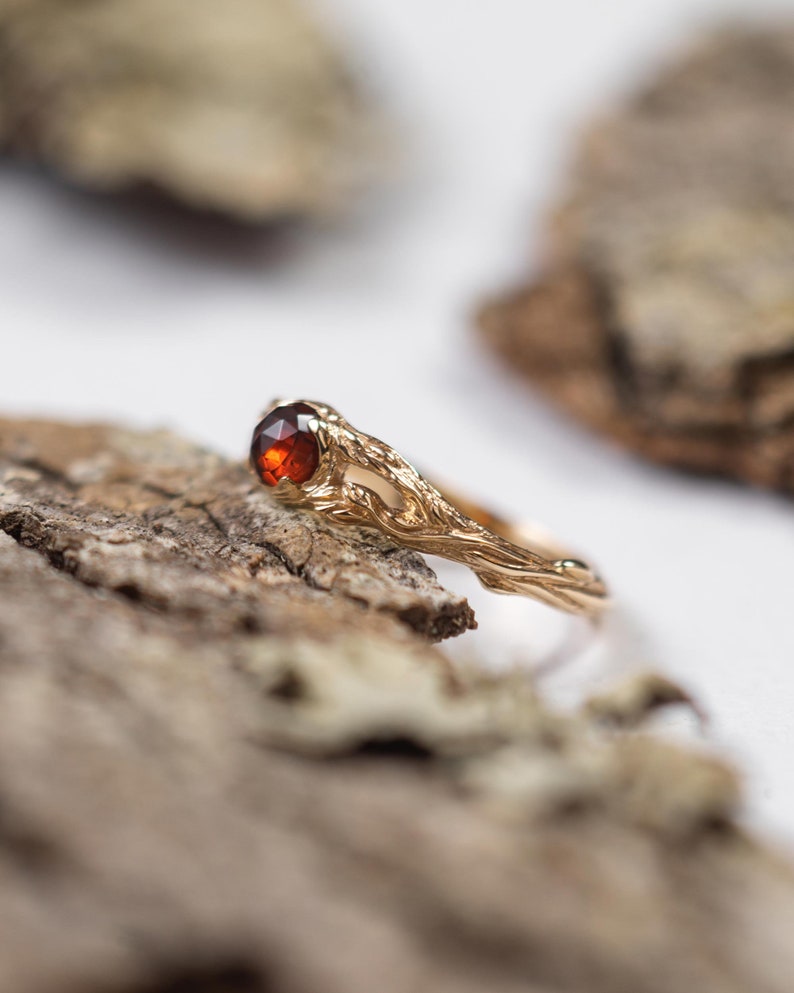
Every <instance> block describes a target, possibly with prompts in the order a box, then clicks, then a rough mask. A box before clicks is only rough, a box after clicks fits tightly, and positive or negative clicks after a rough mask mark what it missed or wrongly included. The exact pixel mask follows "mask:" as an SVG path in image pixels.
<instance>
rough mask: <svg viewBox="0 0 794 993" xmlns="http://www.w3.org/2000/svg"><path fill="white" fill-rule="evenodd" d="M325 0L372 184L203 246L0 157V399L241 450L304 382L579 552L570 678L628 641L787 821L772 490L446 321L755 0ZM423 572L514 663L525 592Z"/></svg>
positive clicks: (502, 277)
mask: <svg viewBox="0 0 794 993" xmlns="http://www.w3.org/2000/svg"><path fill="white" fill-rule="evenodd" d="M323 6H324V7H325V8H326V9H327V15H328V16H329V17H332V18H335V19H336V21H337V22H338V24H339V25H340V30H342V32H343V33H344V32H345V31H347V32H349V33H350V34H351V35H352V36H353V39H354V42H355V46H356V47H357V48H358V51H359V54H360V55H361V56H363V62H364V64H365V65H366V67H367V69H368V71H370V72H372V74H373V76H374V77H375V80H376V83H377V85H378V86H379V87H380V88H381V89H382V91H383V94H384V96H385V97H386V98H387V99H388V100H390V101H391V103H392V104H393V106H394V108H395V111H396V112H397V113H398V115H399V116H400V118H401V120H402V127H403V129H404V132H405V135H406V156H405V163H404V165H403V171H402V173H401V175H400V178H399V180H398V181H397V182H396V183H395V185H394V187H393V188H392V189H391V190H390V192H389V193H388V195H386V196H383V195H381V197H380V198H379V199H377V200H373V201H372V202H371V203H369V204H367V205H365V206H364V207H363V208H360V209H359V210H358V211H357V212H356V215H355V216H354V217H353V218H348V219H347V220H346V221H345V222H343V223H340V224H339V225H338V226H335V227H331V226H329V227H327V228H326V229H324V230H322V231H321V232H319V234H318V233H317V232H314V233H312V234H311V235H302V236H300V237H297V238H293V239H292V240H291V241H290V242H289V243H288V244H287V245H286V246H282V247H281V248H280V249H278V250H274V248H273V247H272V245H271V244H270V243H269V242H268V240H267V239H265V238H262V239H257V238H253V239H252V238H245V239H241V240H238V239H235V238H232V237H226V238H225V239H224V241H223V243H222V244H220V245H217V244H216V245H212V244H209V245H208V244H206V243H204V242H203V241H202V240H201V238H200V237H199V234H200V232H192V231H191V230H190V229H188V230H187V231H185V230H184V229H183V228H176V229H172V228H170V227H169V224H170V223H172V222H165V223H159V224H157V223H153V222H152V219H151V218H142V219H141V218H137V217H135V216H134V215H133V214H131V213H130V212H129V211H125V210H122V209H120V208H119V207H118V206H108V205H106V204H104V203H103V202H102V201H101V200H93V199H91V198H87V197H84V196H82V195H80V194H78V193H74V192H70V191H67V190H64V189H63V188H60V187H58V186H57V185H56V184H54V183H51V182H48V181H47V180H45V179H42V178H41V177H39V176H36V175H32V174H30V173H28V172H26V171H25V170H22V169H19V168H16V167H10V166H7V165H5V166H3V167H2V168H0V217H2V224H0V273H1V274H2V276H1V277H0V291H1V292H2V312H1V313H2V316H1V319H2V325H1V326H0V333H1V334H2V337H3V342H2V343H3V355H4V358H5V362H4V365H3V368H2V370H0V375H1V376H2V379H1V380H0V402H1V403H2V407H3V408H4V409H5V410H6V411H8V410H10V411H14V412H19V413H30V414H39V415H43V414H54V415H68V416H69V417H71V418H84V417H91V418H96V417H110V418H113V419H117V420H124V421H132V422H134V423H138V424H141V425H160V424H166V425H170V426H173V427H176V428H178V429H181V430H183V431H185V432H187V433H189V434H190V435H192V436H193V437H195V438H197V439H199V440H201V441H204V442H206V443H208V444H211V445H214V446H216V447H218V448H220V449H222V450H223V451H225V452H227V453H230V454H233V455H243V454H244V453H245V449H246V446H247V443H248V439H249V432H250V429H251V427H252V425H253V422H254V418H255V416H256V414H257V412H258V411H259V410H260V409H261V408H262V407H263V406H264V405H265V404H266V403H267V402H268V401H269V400H270V399H271V398H272V396H274V395H276V394H281V395H300V396H306V397H309V398H315V399H324V400H328V401H329V402H330V403H332V404H334V405H335V406H337V407H338V408H339V409H340V410H341V411H342V412H343V413H344V414H345V415H346V416H348V417H349V419H350V420H351V421H352V422H353V423H354V424H356V425H357V426H359V427H361V428H363V429H364V430H367V431H369V432H371V433H373V434H376V435H380V436H381V437H383V438H384V439H386V440H387V441H389V442H391V443H392V444H393V445H395V447H397V448H398V449H399V450H400V451H402V452H403V453H404V454H406V455H408V456H409V457H412V458H413V459H414V460H415V461H417V462H418V463H420V464H421V465H423V466H428V467H431V468H432V469H433V470H434V471H435V472H436V473H437V474H438V475H440V476H441V477H442V478H446V479H448V480H450V481H455V482H457V483H459V484H463V483H465V484H468V486H469V487H470V488H471V489H473V490H474V491H475V492H476V493H477V494H479V495H480V496H481V497H482V498H483V499H485V500H487V499H488V498H489V497H490V498H492V497H493V495H494V494H496V493H498V494H499V501H500V506H501V508H502V509H503V510H505V511H507V512H511V513H515V514H520V515H523V516H530V517H532V518H535V519H537V520H539V521H542V522H544V523H545V524H546V525H548V526H549V527H551V528H553V529H554V530H555V531H556V532H558V533H559V534H560V535H561V536H563V537H565V538H566V539H567V540H569V541H570V542H571V543H572V544H573V546H574V547H575V548H577V549H581V550H582V551H583V552H585V551H586V552H588V553H591V554H592V555H593V556H595V558H596V560H597V561H598V563H599V564H600V566H601V568H602V570H603V572H604V573H605V575H606V576H607V577H608V578H609V579H610V581H611V583H612V585H613V586H614V588H615V590H616V593H617V596H618V597H619V600H620V602H621V604H622V609H621V611H620V613H619V615H618V616H617V617H616V618H615V619H614V620H613V622H612V624H611V625H610V627H609V628H608V630H607V631H606V632H605V634H604V635H602V636H601V644H600V647H598V648H597V650H596V653H595V658H594V656H593V652H592V651H591V652H590V656H589V662H587V656H586V657H585V659H584V661H582V659H580V660H579V662H578V663H572V664H571V665H570V666H569V667H568V672H569V674H570V676H569V679H570V681H572V682H576V681H577V680H578V679H579V678H580V677H581V679H584V678H585V670H587V674H588V675H589V677H591V678H592V677H593V676H594V675H597V674H598V673H599V672H601V673H602V674H603V672H606V671H607V670H609V671H612V670H614V669H615V668H617V667H620V666H627V665H650V666H657V667H660V668H662V669H663V670H665V671H667V672H668V673H670V674H672V675H674V676H675V677H678V678H680V679H681V680H682V681H683V682H684V683H685V684H686V685H687V686H688V687H690V688H691V689H692V690H693V691H694V692H695V693H696V694H697V696H698V697H699V698H700V700H701V702H702V703H703V705H704V706H705V707H706V709H707V710H708V711H709V712H710V714H711V717H712V723H711V727H710V729H709V731H708V738H709V739H710V740H711V741H712V742H713V743H714V744H715V745H716V746H717V747H719V748H720V749H722V750H723V751H724V752H726V753H727V754H730V755H732V756H733V757H734V758H735V759H736V760H737V761H738V762H739V763H740V765H741V767H743V768H744V769H745V770H746V771H747V772H748V774H749V788H748V817H749V818H750V820H751V821H753V822H754V823H756V824H759V825H761V826H762V827H764V828H765V829H768V830H771V831H773V832H774V833H776V834H778V835H779V836H781V837H782V838H784V839H786V841H787V842H789V843H794V788H793V787H794V771H793V769H794V759H793V758H792V756H793V755H794V731H792V724H793V723H794V717H793V716H792V711H793V709H794V708H792V701H794V617H793V616H792V614H793V607H794V597H793V596H792V593H794V567H793V566H792V563H794V506H792V505H791V504H790V503H786V502H784V501H782V500H779V499H777V498H775V497H772V496H769V495H765V494H761V493H754V492H749V491H745V490H742V489H740V488H738V487H732V486H729V485H721V484H718V483H714V482H703V481H698V480H692V479H686V478H681V477H677V476H675V475H674V474H669V473H667V472H663V471H661V470H658V469H655V468H653V467H648V466H646V465H643V464H640V463H638V462H637V461H634V460H633V459H632V458H630V457H628V456H627V455H624V454H623V453H621V452H619V451H616V450H614V449H612V448H611V447H609V446H608V445H606V444H605V443H602V442H600V441H597V440H594V439H593V438H591V437H588V436H586V435H585V433H584V432H582V431H581V430H580V429H579V428H577V427H575V426H573V425H571V424H569V423H568V422H566V421H564V420H563V419H562V418H560V417H558V416H557V415H555V414H554V413H552V412H551V411H549V410H548V409H547V408H546V407H544V406H543V405H542V404H540V403H539V402H537V401H535V400H533V399H532V398H531V397H530V396H529V395H528V394H527V393H526V392H525V390H524V389H523V388H522V387H520V386H519V385H518V384H516V383H515V382H510V381H509V380H508V379H507V378H506V377H505V376H504V375H503V374H502V372H501V370H499V369H497V368H496V367H495V366H494V365H493V364H492V363H491V361H490V360H489V359H488V357H487V356H485V355H483V354H482V353H481V352H480V351H479V350H478V348H477V346H476V343H475V342H474V341H473V339H472V336H471V332H470V326H471V320H470V313H471V310H472V308H473V305H474V304H475V302H476V301H477V300H478V299H481V298H482V296H483V294H485V293H487V292H489V291H491V290H493V289H495V288H497V287H501V286H504V285H506V284H507V283H509V282H510V281H511V280H513V279H515V278H516V277H517V276H518V274H520V273H521V272H524V271H526V269H527V268H528V267H529V265H530V264H531V261H532V259H533V256H535V255H536V253H537V252H538V250H539V241H538V236H539V232H540V230H541V221H542V216H543V211H544V209H545V208H546V206H547V205H548V204H549V202H550V198H551V196H552V194H553V191H555V189H556V188H557V183H558V181H557V173H558V171H560V170H562V169H563V167H564V163H565V160H566V156H567V153H568V149H569V148H570V145H571V143H572V141H573V138H574V135H575V132H576V128H577V125H578V124H579V123H580V122H581V121H583V120H585V119H586V118H587V116H588V115H589V114H591V113H592V112H593V111H595V110H598V109H599V108H601V107H603V106H606V105H608V103H609V101H610V100H611V99H612V98H613V97H614V95H615V94H616V93H619V92H620V90H621V89H622V88H625V87H627V86H629V85H630V83H631V81H632V80H633V79H634V77H635V76H636V75H637V74H638V73H643V72H644V73H647V72H649V71H650V68H651V67H652V65H653V64H654V63H655V62H656V61H658V60H659V59H660V58H661V57H662V56H663V55H664V53H665V52H667V51H668V50H670V49H671V48H672V47H673V46H674V44H675V42H676V40H677V39H679V38H681V37H683V36H685V35H686V34H687V32H688V31H690V30H692V29H693V27H694V26H695V25H697V24H699V23H701V22H706V23H708V22H709V21H710V20H712V19H713V18H715V17H716V16H718V15H723V16H724V15H725V14H726V13H727V12H729V11H730V10H738V11H748V12H749V11H750V10H755V11H758V10H759V8H760V7H761V6H762V5H760V4H759V3H757V2H755V3H754V2H753V0H747V2H746V3H744V4H740V5H734V6H732V7H731V6H728V5H726V4H725V3H714V2H712V3H706V2H688V3H687V2H684V0H645V2H639V0H623V2H612V3H607V2H594V0H565V2H559V0H557V2H554V3H545V4H539V3H538V4H536V3H532V2H529V0H488V2H487V3H486V2H480V3H465V2H463V0H377V2H376V3H373V2H372V0H338V2H335V3H334V2H332V0H324V2H323ZM763 6H764V8H769V9H771V8H772V7H773V6H776V7H777V9H779V10H786V11H790V12H791V13H793V14H794V5H792V3H779V4H777V5H770V4H765V5H763ZM77 352H79V353H80V360H79V363H78V362H76V361H75V358H74V356H75V354H76V353H77ZM443 578H444V581H445V582H448V583H449V584H451V585H453V586H455V587H457V588H458V589H463V590H465V591H466V592H467V593H469V595H470V597H471V599H472V602H473V604H474V606H475V608H476V610H477V613H478V617H479V620H480V625H481V627H480V630H479V631H478V632H477V633H476V634H473V635H467V636H466V639H461V640H460V642H459V645H458V651H460V650H461V649H463V650H464V651H471V652H473V653H475V654H477V655H478V656H479V657H480V658H483V659H486V658H487V659H489V660H501V661H503V662H504V661H505V660H507V661H516V660H519V661H521V660H523V661H529V662H533V661H534V662H537V661H538V659H540V658H542V657H543V656H544V653H546V652H548V650H549V646H550V645H551V644H553V642H554V639H555V638H556V637H557V636H558V635H559V633H560V631H561V627H560V621H559V620H558V619H557V617H556V615H554V614H553V612H551V611H549V610H547V609H545V608H542V607H536V606H535V605H533V604H527V603H526V602H525V601H523V600H519V599H517V598H516V599H513V598H510V599H508V598H499V597H496V596H493V595H491V594H487V593H486V592H485V591H481V590H479V588H478V587H477V586H476V584H475V583H473V582H471V581H470V580H469V579H468V577H467V576H466V575H465V574H464V573H461V572H457V571H447V570H445V571H444V573H443ZM578 636H579V637H582V636H583V633H582V632H581V631H580V632H579V633H578ZM605 642H606V644H605ZM605 660H611V661H610V662H609V664H608V665H607V664H606V662H605ZM601 665H604V666H605V668H604V670H601V668H600V667H601ZM577 666H578V669H577ZM563 681H564V680H563ZM673 723H674V722H673Z"/></svg>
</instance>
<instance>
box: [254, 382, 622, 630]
mask: <svg viewBox="0 0 794 993" xmlns="http://www.w3.org/2000/svg"><path fill="white" fill-rule="evenodd" d="M251 465H252V467H253V469H254V471H255V472H256V474H257V476H258V477H259V479H260V480H261V481H262V482H263V483H264V484H265V485H267V486H272V487H274V495H275V496H276V497H277V498H278V500H279V501H281V502H282V503H285V504H287V505H289V506H293V507H302V508H305V509H307V510H312V511H314V512H315V513H318V514H322V515H323V516H325V517H327V518H328V519H329V520H331V521H333V522H335V523H337V524H356V525H359V526H364V527H374V528H377V529H378V530H379V531H381V532H382V533H383V534H385V535H387V536H388V537H390V538H392V539H393V540H394V541H395V542H397V543H398V544H401V545H405V546H407V547H409V548H413V549H415V550H416V551H419V552H424V553H425V554H428V555H439V556H441V557H442V558H445V559H450V560H451V561H453V562H459V563H461V564H463V565H466V566H468V567H469V568H470V569H471V570H472V571H473V572H474V573H475V574H476V576H477V577H478V579H479V580H480V582H481V583H482V585H483V586H485V587H486V588H487V589H489V590H493V591H495V592H497V593H515V594H519V595H521V596H528V597H532V598H534V599H535V600H540V601H542V602H544V603H547V604H550V605H551V606H553V607H558V608H559V609H561V610H566V611H569V612H570V613H575V614H586V615H590V616H595V615H597V614H599V613H600V612H601V611H602V610H603V609H604V608H605V607H606V606H607V605H608V599H607V589H606V586H605V585H604V583H603V582H602V580H601V579H599V577H598V576H597V575H596V573H595V572H593V570H592V569H591V568H590V567H589V566H588V565H586V564H585V563H584V562H582V561H580V560H579V559H578V558H576V557H574V556H572V555H570V554H568V553H566V552H565V551H563V550H562V549H559V548H556V547H555V546H554V545H553V544H552V543H550V542H549V541H548V540H547V539H546V538H545V536H542V535H541V534H540V533H539V530H538V529H534V528H533V529H529V528H525V527H521V526H514V525H511V524H510V523H509V522H506V521H504V520H502V519H501V518H499V517H496V516H494V515H492V514H489V513H488V512H487V511H484V510H482V509H481V508H480V507H478V506H477V505H475V504H472V503H470V502H468V501H466V500H460V499H455V498H452V497H451V496H449V495H445V494H444V493H442V491H441V490H439V489H437V488H436V487H435V486H433V485H432V484H431V483H429V482H428V480H427V479H426V478H424V477H423V476H422V475H421V474H420V473H419V472H418V471H417V470H416V469H415V468H414V467H413V466H412V465H411V464H410V463H409V462H407V461H406V460H405V459H404V458H403V457H402V456H401V455H399V454H398V453H397V452H395V451H394V449H392V448H390V447H389V446H388V445H386V444H384V443H383V442H382V441H379V440H378V439H377V438H373V437H371V436H370V435H367V434H364V433H363V432H361V431H357V430H356V429H355V428H354V427H352V425H350V424H349V423H348V422H347V421H346V420H345V419H344V418H343V417H342V415H341V414H339V413H338V412H337V411H336V410H334V408H333V407H330V406H328V404H324V403H316V402H314V401H309V400H279V401H276V402H275V403H274V404H273V405H272V406H271V407H270V408H269V409H268V410H267V411H266V413H265V414H264V415H263V417H262V420H261V421H260V422H259V424H257V426H256V428H255V430H254V437H253V441H252V444H251Z"/></svg>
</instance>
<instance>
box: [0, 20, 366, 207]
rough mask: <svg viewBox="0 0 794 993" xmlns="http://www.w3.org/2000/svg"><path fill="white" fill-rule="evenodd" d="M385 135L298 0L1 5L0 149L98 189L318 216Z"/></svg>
mask: <svg viewBox="0 0 794 993" xmlns="http://www.w3.org/2000/svg"><path fill="white" fill-rule="evenodd" d="M376 130H377V129H376V127H375V126H374V119H373V117H372V116H371V114H370V111H369V108H368V107H367V105H366V102H365V101H364V99H363V98H362V95H361V93H360V91H359V89H358V87H357V85H356V84H355V82H354V80H353V78H352V76H351V74H350V72H349V70H348V68H347V66H346V65H345V63H344V61H343V58H342V57H341V55H340V54H339V52H338V51H337V50H336V48H335V45H334V44H333V42H332V41H331V40H330V39H329V38H328V37H327V36H326V34H325V33H324V31H323V30H322V29H321V28H320V27H319V25H318V24H316V23H315V22H314V21H313V20H312V19H311V18H310V17H309V16H307V14H306V13H305V11H304V10H303V7H302V5H301V4H300V3H298V2H297V0H224V2H223V3H214V2H212V0H82V2H80V3H75V2H73V0H0V143H2V144H4V145H5V146H6V147H7V148H8V149H10V150H12V151H13V152H15V153H17V154H19V155H20V156H23V157H25V158H28V159H35V160H41V161H43V162H45V163H46V164H47V165H48V166H49V167H51V168H53V169H55V170H57V171H59V172H61V173H63V174H64V175H66V176H67V177H68V178H69V179H70V180H72V181H74V182H76V183H78V184H81V185H83V186H85V187H88V188H90V189H94V190H103V191H115V190H125V189H129V188H137V187H141V186H142V187H151V188H155V189H157V190H159V191H163V192H165V193H167V194H168V195H169V196H172V197H174V198H176V199H177V200H178V201H181V202H183V203H186V204H188V205H191V206H195V207H198V208H201V209H205V210H210V211H213V212H219V213H222V214H228V215H231V216H232V217H234V218H240V219H243V220H250V221H260V220H269V219H272V218H280V217H284V216H290V217H292V216H303V215H313V214H318V213H319V214H322V213H326V212H328V211H333V210H334V209H335V208H337V207H338V206H339V205H340V203H341V202H343V201H344V199H345V197H346V196H347V195H349V193H350V192H351V190H352V189H353V188H354V187H355V185H356V184H357V183H359V182H360V181H361V180H362V178H363V177H364V176H365V174H366V172H367V169H368V167H369V168H371V166H372V164H373V161H374V156H373V152H374V149H375V141H374V140H373V139H374V136H375V132H376Z"/></svg>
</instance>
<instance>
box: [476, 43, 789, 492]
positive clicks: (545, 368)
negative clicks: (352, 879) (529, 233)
mask: <svg viewBox="0 0 794 993" xmlns="http://www.w3.org/2000/svg"><path fill="white" fill-rule="evenodd" d="M792 106H794V26H780V25H777V26H770V27H766V28H763V29H749V28H747V29H735V30H732V31H729V32H723V33H720V34H718V35H716V36H714V37H712V38H710V39H708V40H707V41H706V42H705V43H704V44H702V45H701V46H700V47H699V48H698V49H696V50H695V51H693V52H692V53H690V54H689V55H688V56H687V57H686V58H685V59H683V60H682V61H681V62H680V63H678V64H677V65H674V66H672V67H671V68H669V69H668V70H667V71H665V72H664V73H662V74H661V76H660V77H659V78H658V80H657V81H656V82H655V83H653V85H651V86H649V87H648V88H647V89H644V90H642V91H641V92H639V93H638V94H637V95H636V96H635V97H634V98H633V99H632V100H630V101H629V102H628V103H627V104H626V105H625V106H624V107H622V108H621V109H619V110H618V111H617V112H616V113H615V114H614V115H613V116H612V117H611V118H610V119H608V120H606V121H603V122H601V123H600V124H598V125H597V126H596V127H595V128H593V129H592V130H591V132H590V133H589V134H588V135H587V137H586V140H585V141H584V142H583V144H582V147H581V150H580V153H579V156H578V159H577V161H576V165H575V168H574V171H573V177H572V180H571V183H570V187H571V188H570V192H569V195H568V197H567V200H566V202H565V204H564V205H563V207H562V209H561V210H559V211H558V212H557V215H556V219H555V222H554V224H553V226H552V237H551V252H550V254H549V258H548V259H547V262H546V266H545V269H544V271H543V273H542V274H541V275H540V276H539V277H538V278H536V279H533V280H532V282H531V284H530V285H528V286H527V287H525V288H522V289H519V290H518V291H516V292H513V293H511V294H509V295H507V296H506V297H505V298H503V299H502V300H497V301H495V302H494V303H492V304H490V305H488V306H486V308H485V309H484V311H483V313H482V318H481V327H482V331H483V336H484V338H485V340H486V341H487V342H488V343H489V344H490V345H491V346H492V347H493V348H494V349H495V350H496V351H497V352H499V353H500V354H501V355H502V356H503V357H505V358H506V359H507V360H508V361H509V362H510V363H511V364H512V365H513V366H514V367H515V368H516V369H517V370H519V371H520V372H522V373H523V374H525V375H527V376H528V377H529V378H530V379H531V380H532V382H533V383H535V384H537V385H538V386H539V387H540V388H541V389H542V390H544V391H545V392H546V393H547V394H548V395H549V396H550V397H551V398H552V399H553V400H555V401H556V402H557V403H559V404H561V405H562V406H563V407H565V408H566V409H567V410H569V411H571V412H572V413H574V414H575V415H576V416H578V417H580V418H581V419H582V420H584V421H586V422H587V423H588V424H590V425H592V426H594V427H596V428H598V429H600V430H603V431H605V432H607V433H608V434H611V435H613V436H614V437H616V438H618V439H619V440H620V441H621V442H623V443H625V444H627V445H629V446H630V447H632V448H635V449H637V450H638V451H640V452H642V453H643V454H645V455H647V456H649V457H651V458H654V459H657V460H659V461H662V462H666V463H670V464H673V465H678V466H683V467H685V468H691V469H695V470H699V471H705V472H714V473H719V474H724V475H728V476H733V477H737V478H741V479H744V480H747V481H750V482H753V483H757V484H761V485H764V486H770V487H775V488H780V489H784V490H788V491H791V490H793V489H794V124H793V123H792V121H793V120H794V118H792V111H791V108H792Z"/></svg>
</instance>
